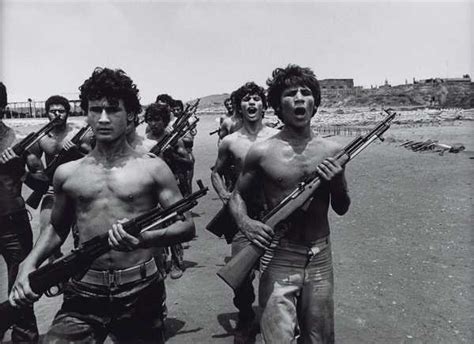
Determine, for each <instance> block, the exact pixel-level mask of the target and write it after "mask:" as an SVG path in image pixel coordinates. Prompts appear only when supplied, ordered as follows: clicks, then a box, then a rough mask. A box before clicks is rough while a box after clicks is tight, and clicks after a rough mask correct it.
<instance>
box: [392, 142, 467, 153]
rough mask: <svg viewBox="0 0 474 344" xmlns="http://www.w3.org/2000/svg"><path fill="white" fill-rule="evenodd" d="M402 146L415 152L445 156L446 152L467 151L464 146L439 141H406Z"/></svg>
mask: <svg viewBox="0 0 474 344" xmlns="http://www.w3.org/2000/svg"><path fill="white" fill-rule="evenodd" d="M400 146H402V147H405V148H407V149H411V150H412V151H414V152H433V153H439V155H443V154H444V153H445V152H449V153H459V152H461V151H463V150H464V149H466V147H464V145H463V144H461V143H456V144H454V145H452V146H450V145H447V144H443V143H439V142H438V141H437V140H431V139H428V140H426V141H411V140H410V141H406V142H404V143H402V144H401V145H400Z"/></svg>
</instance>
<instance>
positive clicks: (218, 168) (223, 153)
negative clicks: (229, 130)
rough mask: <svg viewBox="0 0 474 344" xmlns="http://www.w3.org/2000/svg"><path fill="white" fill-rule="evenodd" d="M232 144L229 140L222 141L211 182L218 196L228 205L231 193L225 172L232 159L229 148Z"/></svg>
mask: <svg viewBox="0 0 474 344" xmlns="http://www.w3.org/2000/svg"><path fill="white" fill-rule="evenodd" d="M229 146H230V142H229V140H228V139H224V140H222V141H221V144H220V145H219V149H218V153H217V159H216V163H215V165H214V168H213V169H212V172H211V182H212V186H213V187H214V190H216V192H217V195H218V196H219V198H220V199H221V200H222V202H224V203H227V202H229V199H230V194H231V193H230V192H229V190H227V188H226V185H225V181H224V172H225V170H226V169H227V168H229V166H228V161H229V158H230V151H229V148H230V147H229Z"/></svg>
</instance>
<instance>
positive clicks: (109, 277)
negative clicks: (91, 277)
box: [104, 270, 117, 287]
mask: <svg viewBox="0 0 474 344" xmlns="http://www.w3.org/2000/svg"><path fill="white" fill-rule="evenodd" d="M104 277H105V284H106V285H107V286H108V287H116V286H117V278H116V276H115V271H114V270H108V271H104Z"/></svg>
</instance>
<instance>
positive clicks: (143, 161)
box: [10, 68, 194, 343]
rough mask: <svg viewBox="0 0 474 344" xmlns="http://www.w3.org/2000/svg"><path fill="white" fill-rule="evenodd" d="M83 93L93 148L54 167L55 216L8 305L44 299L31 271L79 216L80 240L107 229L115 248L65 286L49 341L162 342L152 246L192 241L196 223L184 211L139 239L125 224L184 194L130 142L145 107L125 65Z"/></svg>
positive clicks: (159, 285) (97, 74) (95, 77)
mask: <svg viewBox="0 0 474 344" xmlns="http://www.w3.org/2000/svg"><path fill="white" fill-rule="evenodd" d="M80 92H81V94H80V99H81V107H82V109H83V110H84V111H85V112H86V113H87V114H88V123H89V124H90V125H91V127H92V129H93V131H94V134H95V137H96V145H95V147H94V148H93V150H92V151H91V152H90V153H89V154H88V155H87V156H86V157H84V158H82V159H80V160H76V161H72V162H69V163H66V164H64V165H61V166H60V167H59V168H58V169H57V170H56V173H55V175H54V182H53V183H54V192H55V197H56V199H55V202H54V206H53V209H52V213H51V222H50V224H49V225H48V226H47V228H46V229H45V230H44V231H43V232H42V233H41V235H40V237H39V239H38V241H37V242H36V244H35V247H34V248H33V250H32V252H31V253H30V254H29V255H28V257H27V258H26V259H25V260H24V261H23V263H22V264H21V268H20V272H19V274H18V278H17V281H16V282H15V285H14V287H13V290H12V292H11V293H10V303H11V304H12V305H13V306H16V305H25V304H29V303H31V302H32V301H34V300H36V299H37V298H38V297H39V295H35V294H34V293H33V292H32V290H31V288H30V286H29V282H28V277H27V276H28V274H29V273H30V272H32V271H34V270H35V269H36V268H37V267H38V266H39V265H40V264H41V263H42V262H43V261H44V260H45V259H47V258H48V256H49V255H50V254H51V253H52V252H53V251H54V250H55V249H56V248H57V247H59V246H60V245H61V244H62V243H63V242H64V240H65V238H66V236H67V234H68V232H69V229H70V226H71V223H72V221H76V223H77V228H78V232H79V240H80V242H81V243H83V242H85V241H87V240H89V239H91V238H93V237H95V236H97V235H100V234H104V233H108V236H109V244H110V246H111V248H112V250H111V251H109V252H108V253H106V254H104V255H102V256H100V257H99V258H97V259H96V260H95V261H94V262H93V263H92V265H91V267H90V269H89V270H88V271H87V272H86V274H85V275H84V276H83V277H82V279H81V280H74V279H73V280H72V281H71V282H70V283H69V284H68V285H67V287H66V290H65V291H64V302H63V305H62V307H61V309H60V311H59V312H58V313H57V314H56V317H55V319H54V321H53V324H52V326H51V329H50V330H49V332H48V334H47V336H46V339H45V342H48V343H49V342H51V343H54V342H56V341H58V342H66V341H70V340H71V341H80V342H84V343H92V342H94V343H95V342H103V341H104V339H105V338H106V336H107V335H109V334H110V335H111V336H112V337H113V339H115V340H117V341H120V342H130V343H138V342H147V343H148V342H157V343H163V342H164V336H163V315H162V310H161V308H160V307H150V305H159V304H160V302H161V301H162V295H161V294H162V292H163V289H164V283H163V280H162V279H160V278H159V274H158V273H157V267H156V264H155V261H154V259H153V249H154V247H155V246H165V245H172V244H175V243H177V242H181V241H184V240H190V239H191V238H192V237H193V236H194V224H193V222H192V220H191V219H190V217H189V215H186V217H185V219H183V220H179V221H177V222H175V223H173V224H172V225H170V226H168V227H166V228H165V229H153V228H152V229H151V230H149V231H146V232H143V233H141V234H140V235H138V236H137V237H134V236H131V235H129V234H128V233H126V232H125V231H124V230H123V228H122V225H121V222H122V221H124V220H125V219H131V218H133V217H136V216H137V215H139V214H141V213H143V212H145V211H147V210H149V209H151V208H153V207H156V206H157V205H160V206H161V207H163V208H166V207H168V206H169V205H171V204H173V203H175V202H177V201H178V200H180V199H181V198H182V196H181V195H180V193H179V190H178V186H177V185H176V182H175V179H174V176H173V174H172V173H171V171H170V169H169V168H168V166H167V165H166V164H165V163H164V162H163V161H162V160H161V159H160V158H157V157H154V158H152V157H149V156H148V155H144V154H140V153H138V152H136V151H134V150H133V149H132V148H131V147H130V145H129V144H128V142H127V140H126V129H127V125H128V123H130V121H133V119H134V117H135V115H136V114H137V113H138V112H139V111H140V102H139V98H138V89H137V88H136V86H135V84H133V81H132V80H131V79H130V78H129V77H128V76H127V75H126V74H125V73H124V72H123V71H121V70H111V69H108V68H97V69H95V70H94V72H93V74H92V76H91V77H90V78H89V79H88V80H86V81H85V82H84V84H83V85H82V86H81V87H80ZM104 277H105V278H104Z"/></svg>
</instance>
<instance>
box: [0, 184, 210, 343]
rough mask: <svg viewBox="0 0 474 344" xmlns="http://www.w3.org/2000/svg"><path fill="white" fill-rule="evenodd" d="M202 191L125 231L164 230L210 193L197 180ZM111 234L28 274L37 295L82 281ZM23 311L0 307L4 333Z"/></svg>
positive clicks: (147, 214) (0, 325) (132, 222)
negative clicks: (57, 286)
mask: <svg viewBox="0 0 474 344" xmlns="http://www.w3.org/2000/svg"><path fill="white" fill-rule="evenodd" d="M197 184H198V186H199V190H198V191H196V192H194V193H192V194H190V195H188V196H187V197H185V198H183V199H181V200H179V201H178V202H176V203H174V204H172V205H170V206H169V207H167V208H165V209H162V208H160V207H155V208H152V209H150V210H148V211H147V212H145V213H143V214H141V215H139V216H137V217H135V218H133V219H131V220H129V221H127V222H124V223H123V224H122V226H123V229H124V230H125V231H126V232H127V233H129V234H131V235H133V236H136V235H138V234H140V233H143V232H145V231H147V230H149V229H150V228H152V227H156V226H157V225H158V226H160V227H161V228H164V227H167V226H169V225H170V224H171V223H173V222H176V221H178V220H179V219H181V218H182V216H183V214H184V213H185V212H186V211H188V210H190V209H192V208H193V207H195V206H196V205H197V200H198V199H199V198H201V197H203V196H204V195H205V194H206V193H207V191H208V190H209V189H208V188H207V187H204V185H203V184H202V181H201V180H198V181H197ZM110 249H111V248H110V246H109V243H108V233H104V234H102V235H97V236H95V237H93V238H92V239H90V240H88V241H86V242H84V243H83V244H81V245H80V246H79V247H78V248H77V249H73V250H72V251H71V252H70V253H69V254H67V255H65V256H63V257H61V258H59V259H57V260H55V261H54V262H52V263H49V264H46V265H44V266H42V267H40V268H38V269H37V270H35V271H33V272H31V273H30V274H29V275H28V279H29V281H30V286H31V289H32V290H33V291H34V292H35V293H36V294H43V293H44V292H46V291H47V290H49V289H50V288H52V287H54V286H56V285H58V284H60V283H64V282H67V281H68V280H69V279H71V278H72V277H74V278H76V279H81V278H82V276H84V274H85V273H86V271H87V270H88V269H89V266H90V265H91V264H92V262H93V261H94V260H95V259H97V258H98V257H100V256H101V255H103V254H104V253H106V252H108V251H110ZM20 314H21V312H20V311H19V308H16V307H13V306H12V305H11V304H10V302H9V301H5V302H3V303H1V304H0V334H3V333H4V332H5V331H6V330H7V329H8V328H9V327H10V326H11V325H13V324H14V323H15V322H17V321H18V320H19V317H20Z"/></svg>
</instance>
